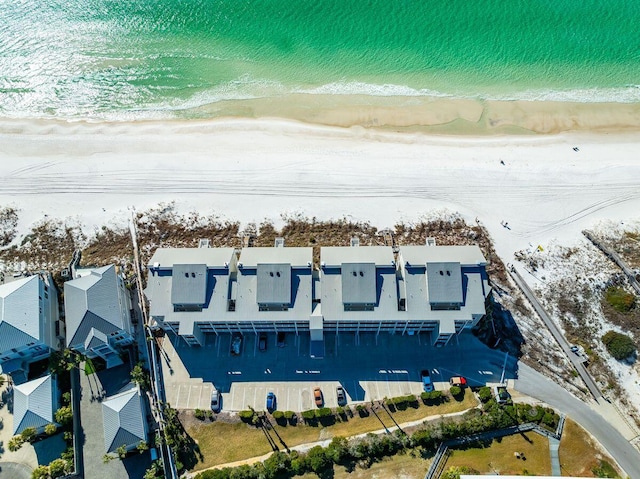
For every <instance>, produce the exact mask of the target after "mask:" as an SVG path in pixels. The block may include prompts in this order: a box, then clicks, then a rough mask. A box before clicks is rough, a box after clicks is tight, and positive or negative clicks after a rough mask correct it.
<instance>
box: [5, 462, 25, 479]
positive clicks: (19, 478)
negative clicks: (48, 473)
mask: <svg viewBox="0 0 640 479" xmlns="http://www.w3.org/2000/svg"><path fill="white" fill-rule="evenodd" d="M0 479H31V468H30V467H28V466H25V465H24V464H18V463H17V462H0Z"/></svg>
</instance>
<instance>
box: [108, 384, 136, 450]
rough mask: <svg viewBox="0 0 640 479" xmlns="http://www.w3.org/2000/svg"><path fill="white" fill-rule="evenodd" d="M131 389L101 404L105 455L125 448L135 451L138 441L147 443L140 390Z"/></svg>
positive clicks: (134, 387) (132, 387)
mask: <svg viewBox="0 0 640 479" xmlns="http://www.w3.org/2000/svg"><path fill="white" fill-rule="evenodd" d="M130 386H131V388H130V389H128V390H126V391H124V392H120V393H118V394H116V395H114V396H110V397H108V398H106V399H105V400H104V401H103V402H102V420H103V424H104V448H105V451H106V452H107V453H110V452H116V450H117V449H118V448H119V447H121V446H125V448H126V450H127V451H130V450H131V449H135V448H136V446H137V445H138V444H139V443H140V441H144V442H146V441H147V421H146V413H145V408H144V404H143V401H142V397H141V395H140V388H138V387H137V386H135V385H133V384H131V385H130Z"/></svg>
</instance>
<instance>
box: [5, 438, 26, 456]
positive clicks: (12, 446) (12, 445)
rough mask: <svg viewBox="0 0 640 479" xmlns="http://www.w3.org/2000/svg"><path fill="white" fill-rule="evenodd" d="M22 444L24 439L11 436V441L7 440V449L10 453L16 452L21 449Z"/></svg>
mask: <svg viewBox="0 0 640 479" xmlns="http://www.w3.org/2000/svg"><path fill="white" fill-rule="evenodd" d="M23 444H24V439H22V436H13V437H12V438H11V439H9V444H8V447H9V450H10V451H11V452H16V451H17V450H18V449H20V448H21V447H22V445H23Z"/></svg>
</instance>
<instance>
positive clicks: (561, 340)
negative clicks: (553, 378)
mask: <svg viewBox="0 0 640 479" xmlns="http://www.w3.org/2000/svg"><path fill="white" fill-rule="evenodd" d="M510 272H511V277H512V278H513V279H514V281H515V282H516V284H517V285H518V286H519V287H520V289H521V290H522V292H523V293H524V295H525V296H526V297H527V299H528V300H529V302H530V303H531V305H532V306H533V309H535V311H536V313H538V315H539V316H540V318H542V321H544V324H545V325H546V326H547V328H548V329H549V331H550V332H551V334H552V335H553V337H554V338H555V340H556V341H557V342H558V344H559V345H560V347H561V348H562V350H563V351H564V353H565V354H566V355H567V357H568V358H569V360H570V361H571V363H572V364H573V367H574V368H575V370H576V371H577V372H578V374H579V375H580V377H581V378H582V381H583V382H584V383H585V384H586V385H587V387H588V388H589V391H590V392H591V394H592V395H593V397H594V398H595V400H596V401H598V402H602V401H603V400H604V398H603V397H602V393H601V392H600V389H599V388H598V385H597V384H596V383H595V381H594V380H593V378H592V377H591V375H590V374H589V372H588V371H587V370H586V368H585V367H584V365H583V364H582V360H581V359H580V357H578V356H577V355H576V354H575V353H573V352H571V346H570V345H569V343H568V342H567V340H566V339H565V337H564V336H563V334H562V332H561V331H560V329H559V328H558V326H557V325H556V323H555V321H553V319H551V316H549V314H548V313H547V311H546V310H545V309H544V308H543V307H542V304H540V302H539V301H538V298H536V297H535V295H534V294H533V291H532V290H531V288H530V287H529V285H528V284H527V282H526V281H525V280H524V279H523V278H522V276H520V273H518V271H516V270H515V269H514V268H511V270H510Z"/></svg>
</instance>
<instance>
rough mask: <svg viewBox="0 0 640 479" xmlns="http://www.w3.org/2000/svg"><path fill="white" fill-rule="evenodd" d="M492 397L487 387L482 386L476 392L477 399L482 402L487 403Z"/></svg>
mask: <svg viewBox="0 0 640 479" xmlns="http://www.w3.org/2000/svg"><path fill="white" fill-rule="evenodd" d="M492 396H493V394H492V393H491V388H490V387H489V386H483V387H481V388H480V390H479V391H478V397H479V398H480V401H482V402H487V401H488V400H489V399H491V397H492Z"/></svg>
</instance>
